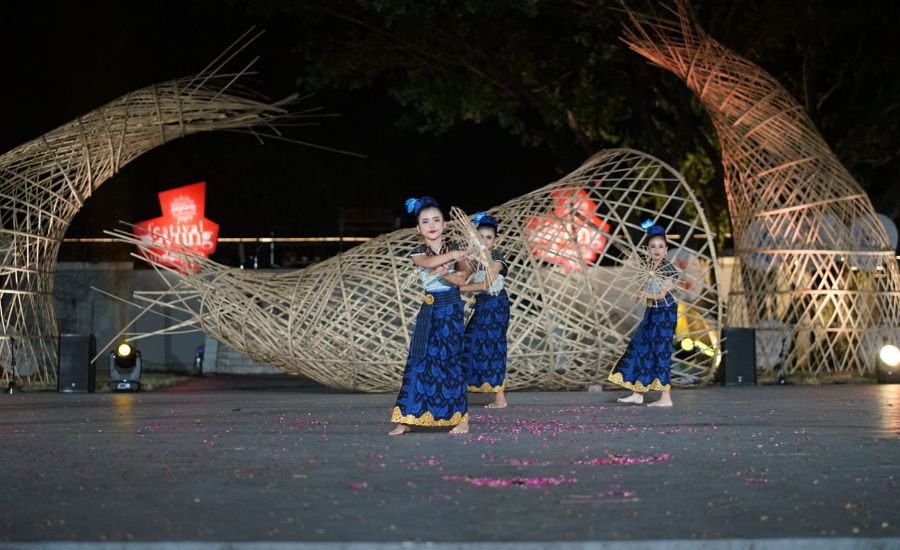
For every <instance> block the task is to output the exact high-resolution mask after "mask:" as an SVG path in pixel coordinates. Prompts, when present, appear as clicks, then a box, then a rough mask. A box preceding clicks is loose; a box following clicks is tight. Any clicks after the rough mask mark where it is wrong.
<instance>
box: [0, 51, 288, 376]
mask: <svg viewBox="0 0 900 550" xmlns="http://www.w3.org/2000/svg"><path fill="white" fill-rule="evenodd" d="M251 40H252V39H251ZM246 43H247V41H239V42H238V43H236V44H235V45H234V46H233V49H230V50H229V51H226V52H225V54H223V57H221V58H220V59H226V60H228V59H231V56H232V55H233V53H234V52H235V50H238V51H239V50H240V49H241V48H242V47H243V46H245V45H246ZM224 65H225V63H224V62H223V63H221V64H213V65H211V66H210V67H208V68H207V69H206V70H204V71H203V72H202V73H201V74H199V75H197V76H195V77H192V78H186V79H181V80H174V81H172V82H167V83H164V84H158V85H155V86H151V87H149V88H145V89H143V90H138V91H136V92H132V93H130V94H128V95H126V96H124V97H121V98H119V99H117V100H115V101H112V102H110V103H108V104H107V105H104V106H103V107H101V108H99V109H97V110H96V111H93V112H90V113H88V114H86V115H84V116H82V117H79V118H78V119H77V120H74V121H72V122H70V123H69V124H66V125H65V126H62V127H60V128H57V129H56V130H53V131H52V132H49V133H47V134H45V135H43V136H41V137H39V138H37V139H35V140H32V141H30V142H28V143H25V144H24V145H21V146H19V147H17V148H16V149H13V150H12V151H9V152H8V153H6V154H4V155H3V156H0V257H2V260H3V261H2V264H0V330H2V332H0V368H2V370H3V379H5V380H6V381H8V380H9V378H10V377H12V376H20V377H28V378H31V379H34V380H37V381H43V382H52V381H53V380H55V377H56V354H57V350H56V348H57V337H58V330H57V326H56V318H55V315H54V311H53V274H54V271H55V270H56V258H57V253H58V251H59V245H60V243H61V242H62V238H63V236H64V235H65V233H66V230H67V229H68V227H69V224H70V223H71V221H72V218H73V217H74V216H75V214H76V212H78V210H79V209H80V208H81V206H82V204H84V201H85V200H86V199H87V198H88V197H90V196H91V194H92V193H93V191H94V190H95V189H97V188H98V187H99V186H100V185H101V184H103V183H104V182H105V181H106V180H108V179H109V178H111V177H112V176H113V175H114V174H116V172H118V170H119V169H120V168H121V167H122V166H124V165H126V164H128V163H129V162H131V161H132V160H134V159H135V158H137V157H138V156H140V155H142V154H143V153H146V152H147V151H149V150H151V149H153V148H154V147H158V146H160V145H163V144H164V143H167V142H169V141H172V140H174V139H176V138H180V137H185V136H188V135H191V134H195V133H198V132H208V131H213V130H234V129H241V128H251V127H255V126H262V127H268V125H269V124H270V123H272V122H273V121H274V120H276V119H277V118H279V117H282V116H284V115H285V114H286V111H285V110H284V106H285V105H286V104H288V103H290V102H291V101H293V100H294V99H295V98H294V97H290V98H287V99H285V100H282V101H280V102H277V103H264V102H260V101H257V100H255V99H252V96H249V95H248V94H246V93H244V94H237V95H236V94H235V93H234V88H235V83H236V82H238V81H239V78H240V77H241V76H242V75H243V74H246V71H247V70H248V69H249V68H250V67H249V66H248V67H246V68H244V69H243V70H241V71H239V72H237V73H227V72H224V70H225V66H224ZM263 131H264V132H265V130H263Z"/></svg>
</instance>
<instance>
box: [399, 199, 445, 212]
mask: <svg viewBox="0 0 900 550" xmlns="http://www.w3.org/2000/svg"><path fill="white" fill-rule="evenodd" d="M405 204H406V211H407V212H409V213H410V214H415V215H416V216H418V215H419V212H420V211H421V210H422V209H423V208H425V207H427V206H433V207H435V208H440V206H438V203H437V201H436V200H434V199H432V198H431V197H422V198H421V199H406V203H405Z"/></svg>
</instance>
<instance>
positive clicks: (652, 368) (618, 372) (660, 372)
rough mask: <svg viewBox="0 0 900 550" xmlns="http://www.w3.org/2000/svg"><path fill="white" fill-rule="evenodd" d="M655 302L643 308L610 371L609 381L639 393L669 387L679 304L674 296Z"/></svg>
mask: <svg viewBox="0 0 900 550" xmlns="http://www.w3.org/2000/svg"><path fill="white" fill-rule="evenodd" d="M658 304H659V305H654V306H653V307H647V309H646V310H645V311H644V319H643V320H642V321H641V323H640V324H639V325H638V328H637V330H636V331H635V332H634V335H633V336H632V337H631V341H630V342H628V346H627V347H626V348H625V353H624V354H623V355H622V357H620V358H619V360H618V361H617V362H616V364H615V366H614V367H613V368H612V370H611V371H610V373H609V381H610V382H613V383H615V384H618V385H620V386H623V387H625V388H628V389H629V390H632V391H636V392H638V393H644V392H646V391H649V390H660V391H662V390H668V389H669V388H670V383H671V381H672V372H671V368H672V352H673V351H674V349H673V348H674V346H673V345H672V339H673V338H674V336H675V325H676V323H677V322H678V304H677V303H676V302H675V301H674V300H672V301H671V303H668V304H666V303H664V302H663V301H660V302H658Z"/></svg>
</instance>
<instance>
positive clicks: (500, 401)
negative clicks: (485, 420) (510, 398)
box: [484, 391, 509, 409]
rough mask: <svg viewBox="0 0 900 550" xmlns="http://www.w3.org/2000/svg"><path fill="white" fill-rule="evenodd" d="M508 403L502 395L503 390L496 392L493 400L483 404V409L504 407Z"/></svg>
mask: <svg viewBox="0 0 900 550" xmlns="http://www.w3.org/2000/svg"><path fill="white" fill-rule="evenodd" d="M508 405H509V404H508V403H507V402H506V397H505V396H504V395H503V392H502V391H500V392H497V395H495V396H494V402H493V403H488V404H487V405H485V406H484V408H485V409H505V408H506V407H507V406H508Z"/></svg>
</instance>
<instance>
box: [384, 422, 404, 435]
mask: <svg viewBox="0 0 900 550" xmlns="http://www.w3.org/2000/svg"><path fill="white" fill-rule="evenodd" d="M408 432H409V425H407V424H397V427H396V428H394V429H393V430H391V431H389V432H388V435H403V434H405V433H408Z"/></svg>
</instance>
